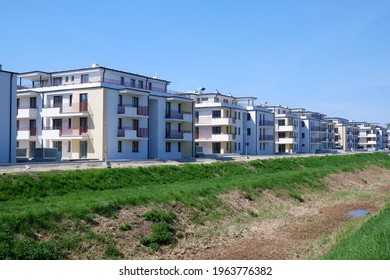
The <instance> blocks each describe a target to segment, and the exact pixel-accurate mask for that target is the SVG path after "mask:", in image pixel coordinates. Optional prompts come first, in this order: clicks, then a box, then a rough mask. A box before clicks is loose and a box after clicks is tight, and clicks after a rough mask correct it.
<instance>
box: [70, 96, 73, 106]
mask: <svg viewBox="0 0 390 280" xmlns="http://www.w3.org/2000/svg"><path fill="white" fill-rule="evenodd" d="M72 103H73V95H69V106H72Z"/></svg>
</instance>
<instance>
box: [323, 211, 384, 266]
mask: <svg viewBox="0 0 390 280" xmlns="http://www.w3.org/2000/svg"><path fill="white" fill-rule="evenodd" d="M389 244H390V207H387V208H386V209H384V210H383V211H381V212H380V213H379V214H378V215H375V216H374V217H372V218H371V219H370V220H368V221H367V222H366V223H365V224H363V226H362V227H361V228H360V229H358V230H357V231H356V232H353V233H352V234H351V235H346V236H342V237H341V240H340V241H339V242H338V243H337V244H336V245H335V246H334V247H333V248H332V249H331V250H330V251H329V252H328V253H327V254H326V255H325V256H324V257H323V258H324V259H331V260H390V246H389Z"/></svg>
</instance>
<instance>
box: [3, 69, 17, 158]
mask: <svg viewBox="0 0 390 280" xmlns="http://www.w3.org/2000/svg"><path fill="white" fill-rule="evenodd" d="M16 76H17V74H16V73H13V72H9V71H3V70H2V66H1V65H0V116H1V117H0V126H1V128H2V130H3V132H2V136H1V137H0V164H6V163H15V162H16Z"/></svg>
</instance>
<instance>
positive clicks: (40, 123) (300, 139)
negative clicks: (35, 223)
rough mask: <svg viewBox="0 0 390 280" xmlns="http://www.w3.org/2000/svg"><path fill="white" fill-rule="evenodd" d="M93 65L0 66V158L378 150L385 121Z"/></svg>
mask: <svg viewBox="0 0 390 280" xmlns="http://www.w3.org/2000/svg"><path fill="white" fill-rule="evenodd" d="M169 84H170V82H169V81H166V80H163V79H159V78H157V77H148V76H144V75H139V74H135V73H130V72H124V71H119V70H114V69H109V68H106V67H102V66H99V65H96V64H94V65H92V67H90V68H83V69H75V70H68V71H57V72H44V71H33V72H28V73H20V74H16V73H12V72H7V71H2V70H0V87H1V92H0V96H1V102H0V106H1V107H0V109H1V111H0V112H1V114H2V117H1V118H0V122H1V125H2V126H1V127H2V128H3V136H2V138H1V139H2V140H1V141H2V142H1V150H0V162H1V163H9V162H11V163H12V162H15V161H16V158H17V157H18V158H19V159H21V158H23V159H24V160H28V159H33V158H34V157H35V154H36V152H37V151H38V150H40V149H42V148H44V149H45V148H50V149H52V150H53V149H56V151H58V155H59V157H60V158H61V159H62V160H77V159H97V160H136V159H150V158H160V159H180V158H186V157H195V156H196V153H197V152H198V153H200V152H201V153H204V154H243V155H244V154H245V155H246V154H247V155H271V154H275V153H319V152H329V151H332V150H335V149H344V150H351V149H384V148H387V147H388V146H389V142H388V141H389V138H388V130H387V128H384V127H381V126H380V125H379V124H371V123H366V122H351V121H348V120H347V119H343V118H338V117H337V118H336V117H335V118H331V117H326V115H325V114H322V113H318V112H312V111H308V110H305V109H302V108H288V107H285V106H280V105H276V106H268V105H265V104H263V105H259V104H256V98H255V97H235V96H232V95H224V94H221V93H219V92H218V91H216V92H212V93H207V92H204V90H205V89H198V90H196V91H194V92H187V93H179V92H172V91H169V90H168V85H169Z"/></svg>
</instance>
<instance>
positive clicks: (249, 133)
mask: <svg viewBox="0 0 390 280" xmlns="http://www.w3.org/2000/svg"><path fill="white" fill-rule="evenodd" d="M246 135H248V136H250V135H251V129H250V128H247V129H246Z"/></svg>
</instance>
